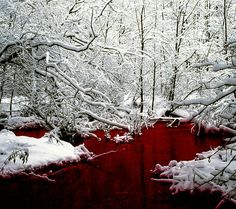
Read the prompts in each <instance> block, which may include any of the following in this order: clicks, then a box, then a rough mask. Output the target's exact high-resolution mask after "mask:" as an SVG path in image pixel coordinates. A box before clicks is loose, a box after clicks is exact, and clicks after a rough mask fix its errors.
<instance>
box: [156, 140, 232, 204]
mask: <svg viewBox="0 0 236 209" xmlns="http://www.w3.org/2000/svg"><path fill="white" fill-rule="evenodd" d="M153 172H154V173H155V174H157V178H155V179H154V180H156V181H161V182H163V181H164V182H171V183H172V185H171V186H170V191H171V192H172V193H173V194H176V193H179V192H182V191H190V192H192V191H194V189H198V190H200V191H210V192H216V191H217V192H220V193H222V197H224V198H226V199H230V200H231V201H233V202H235V203H236V201H235V199H236V190H235V188H236V143H231V144H228V145H226V146H225V147H224V148H223V147H217V148H215V149H213V150H210V151H207V152H203V153H198V154H196V158H195V159H194V160H191V161H180V162H177V161H175V160H173V161H171V162H170V163H169V165H168V166H162V165H160V164H157V165H156V166H155V169H154V170H153Z"/></svg>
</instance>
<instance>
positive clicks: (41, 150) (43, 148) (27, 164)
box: [0, 129, 93, 176]
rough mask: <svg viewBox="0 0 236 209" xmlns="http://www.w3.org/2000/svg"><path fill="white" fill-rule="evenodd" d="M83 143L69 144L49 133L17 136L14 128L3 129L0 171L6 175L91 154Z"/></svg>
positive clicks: (0, 148)
mask: <svg viewBox="0 0 236 209" xmlns="http://www.w3.org/2000/svg"><path fill="white" fill-rule="evenodd" d="M92 156H93V153H91V152H89V151H88V149H87V148H86V147H85V146H84V144H82V145H79V146H76V147H74V146H72V145H71V144H70V143H67V142H65V141H61V140H58V139H57V138H54V136H53V135H51V134H48V135H47V134H45V136H43V137H42V138H39V139H37V138H33V137H27V136H16V135H15V134H14V133H13V132H11V131H8V130H6V129H3V130H2V131H1V132H0V167H1V170H0V175H2V176H8V175H11V174H16V173H19V172H21V171H25V170H31V169H32V170H33V169H35V168H40V167H42V166H45V165H49V164H51V163H59V164H60V163H63V162H72V161H79V160H81V158H90V157H92Z"/></svg>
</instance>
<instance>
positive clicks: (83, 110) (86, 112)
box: [79, 108, 129, 130]
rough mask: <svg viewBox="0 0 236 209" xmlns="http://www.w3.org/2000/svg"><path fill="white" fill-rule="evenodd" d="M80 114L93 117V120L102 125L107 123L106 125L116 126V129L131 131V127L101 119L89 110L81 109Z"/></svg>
mask: <svg viewBox="0 0 236 209" xmlns="http://www.w3.org/2000/svg"><path fill="white" fill-rule="evenodd" d="M80 110H81V111H80V112H79V114H86V115H89V116H91V117H92V118H94V119H95V120H97V121H100V122H102V123H106V124H109V125H111V126H116V127H120V128H123V129H127V130H129V126H127V125H124V124H122V123H117V122H115V121H111V120H108V119H105V118H102V117H99V116H98V115H96V114H95V113H93V112H91V111H89V110H86V109H84V108H80Z"/></svg>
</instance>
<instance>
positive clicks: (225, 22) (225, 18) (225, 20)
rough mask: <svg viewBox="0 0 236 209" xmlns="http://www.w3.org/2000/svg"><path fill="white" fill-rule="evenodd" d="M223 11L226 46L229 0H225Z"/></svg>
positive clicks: (226, 51) (225, 41)
mask: <svg viewBox="0 0 236 209" xmlns="http://www.w3.org/2000/svg"><path fill="white" fill-rule="evenodd" d="M223 9H224V12H223V14H224V44H226V43H227V42H228V22H227V18H228V17H227V16H228V15H227V0H224V6H223ZM227 53H228V49H227V47H225V54H226V55H227ZM226 59H227V57H226Z"/></svg>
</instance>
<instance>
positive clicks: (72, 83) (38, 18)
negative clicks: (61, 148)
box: [0, 0, 236, 130]
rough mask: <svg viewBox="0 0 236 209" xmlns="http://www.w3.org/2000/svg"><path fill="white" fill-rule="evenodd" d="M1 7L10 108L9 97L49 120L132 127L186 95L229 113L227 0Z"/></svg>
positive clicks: (217, 113) (207, 108) (75, 126)
mask: <svg viewBox="0 0 236 209" xmlns="http://www.w3.org/2000/svg"><path fill="white" fill-rule="evenodd" d="M0 7H1V9H0V15H1V16H0V17H1V22H0V24H1V27H0V28H1V29H0V30H1V40H0V43H1V50H0V64H1V65H0V73H1V83H0V88H1V95H0V103H1V104H2V105H1V107H2V109H4V110H7V111H8V113H9V114H10V115H14V103H17V105H21V107H22V111H21V113H20V114H21V115H23V116H27V115H37V116H38V117H40V118H42V119H43V120H44V121H46V122H47V124H48V125H50V126H51V127H52V128H56V127H61V128H62V127H63V128H65V129H67V130H69V129H71V130H83V129H86V128H91V127H97V126H99V127H100V125H99V124H100V123H97V121H99V122H102V123H103V124H105V125H104V126H118V127H121V128H132V126H134V121H135V120H137V119H138V118H140V117H143V116H150V115H155V114H157V113H160V111H158V109H160V108H161V107H165V109H168V110H170V111H171V110H174V109H176V108H179V107H181V108H184V107H185V106H186V105H187V109H189V110H190V111H191V112H192V114H193V117H195V118H197V119H199V120H201V121H207V122H210V123H213V124H214V125H217V126H218V125H220V124H221V125H222V124H225V123H227V124H228V125H229V124H230V125H231V123H234V122H235V120H234V116H235V113H236V107H235V95H234V94H235V78H234V77H235V74H234V69H235V62H236V61H235V37H234V34H235V30H236V28H235V11H236V3H235V1H234V0H228V1H227V0H224V1H216V0H208V1H205V0H204V1H203V0H194V1H189V0H180V1H172V0H168V1H155V0H145V1H126V0H123V1H112V0H110V1H72V0H70V1H62V0H60V1H53V0H52V1H40V2H39V1H34V0H27V1H5V0H1V4H0ZM5 98H8V99H9V100H8V101H9V102H8V103H9V105H8V106H7V108H6V107H5V103H4V101H5V100H4V99H5ZM16 98H17V99H16ZM196 98H200V99H196ZM189 105H190V106H189ZM192 105H194V106H192ZM193 110H195V111H194V112H193ZM138 120H139V119H138Z"/></svg>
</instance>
